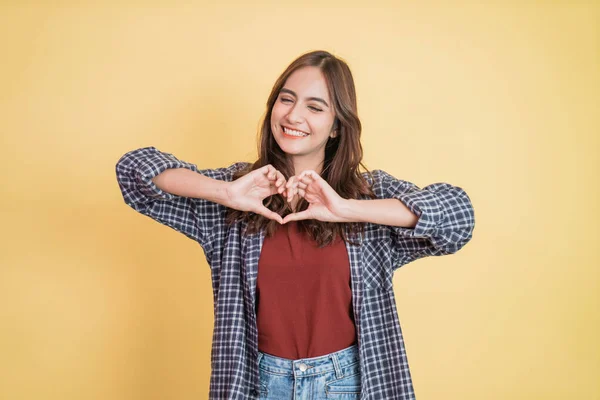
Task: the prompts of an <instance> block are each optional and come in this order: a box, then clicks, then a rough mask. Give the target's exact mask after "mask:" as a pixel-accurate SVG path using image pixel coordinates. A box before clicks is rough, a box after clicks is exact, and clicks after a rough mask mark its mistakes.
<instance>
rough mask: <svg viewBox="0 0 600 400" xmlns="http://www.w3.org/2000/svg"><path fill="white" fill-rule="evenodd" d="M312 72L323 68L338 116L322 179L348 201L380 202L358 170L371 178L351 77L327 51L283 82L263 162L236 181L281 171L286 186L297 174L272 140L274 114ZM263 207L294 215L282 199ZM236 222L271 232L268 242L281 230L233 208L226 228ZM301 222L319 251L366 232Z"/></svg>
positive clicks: (312, 55) (305, 58)
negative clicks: (268, 169)
mask: <svg viewBox="0 0 600 400" xmlns="http://www.w3.org/2000/svg"><path fill="white" fill-rule="evenodd" d="M308 66H312V67H318V68H319V69H320V70H321V72H322V74H323V75H324V77H325V81H326V82H327V88H328V91H329V97H330V98H331V100H332V108H333V112H334V115H335V119H334V129H337V132H338V133H337V135H336V136H335V137H334V138H331V137H330V138H329V139H328V141H327V143H326V145H325V160H324V164H323V171H322V172H321V177H322V178H323V179H324V180H325V181H327V183H328V184H329V185H330V186H331V187H332V188H333V189H334V190H335V191H336V192H337V193H338V195H339V196H340V197H342V198H344V199H360V198H364V196H367V197H368V198H375V197H376V196H375V194H374V193H373V190H372V189H371V187H370V186H369V184H368V183H367V182H366V181H365V179H364V177H363V176H362V173H361V171H360V170H359V167H362V168H363V169H364V170H365V171H366V172H367V173H368V174H371V172H370V171H368V170H367V168H366V167H365V166H364V165H363V164H362V157H363V149H362V145H361V143H360V135H361V129H362V127H361V123H360V120H359V118H358V112H357V105H356V90H355V87H354V79H353V78H352V73H351V72H350V68H349V67H348V65H347V64H346V62H345V61H343V60H342V59H340V58H338V57H335V56H334V55H332V54H331V53H329V52H327V51H322V50H318V51H312V52H309V53H306V54H303V55H301V56H300V57H298V58H297V59H296V60H294V61H293V62H292V63H291V64H290V65H289V66H288V67H287V68H286V70H285V71H284V72H283V73H282V74H281V75H280V76H279V78H278V79H277V81H276V82H275V85H274V86H273V89H272V90H271V94H270V95H269V98H268V100H267V104H266V106H267V109H266V113H265V115H264V116H263V119H262V122H261V128H260V131H259V133H258V160H257V161H256V162H254V163H253V164H249V165H248V167H247V168H245V169H242V170H240V171H237V172H236V173H235V174H234V176H233V180H235V179H238V178H240V177H241V176H243V175H245V174H247V173H249V172H251V171H253V170H256V169H258V168H261V167H263V166H265V165H268V164H271V165H272V166H273V167H274V168H276V169H277V170H279V171H280V172H281V173H282V174H283V175H284V177H285V178H286V180H287V179H289V178H290V177H291V176H292V175H293V174H294V166H293V163H292V160H291V158H289V157H288V156H287V154H286V153H285V152H284V151H283V150H281V148H280V147H279V145H278V144H277V142H276V141H275V138H274V136H273V132H272V130H271V123H270V121H271V113H272V110H273V105H274V104H275V101H277V97H278V96H279V92H280V91H281V89H282V88H283V86H284V85H285V82H286V81H287V79H288V78H289V76H290V75H291V74H292V73H293V72H294V71H296V70H298V69H300V68H303V67H308ZM371 178H372V175H371ZM371 181H373V180H371ZM263 204H264V205H265V206H266V207H267V208H268V209H270V210H272V211H274V212H276V213H277V214H279V215H281V216H282V217H285V216H286V215H287V214H289V213H291V212H292V211H293V210H292V208H291V206H290V204H288V203H287V201H285V199H284V198H283V196H281V195H273V196H270V197H267V198H266V199H265V200H264V201H263ZM308 206H309V203H308V201H307V200H306V199H304V198H302V197H300V198H299V201H298V211H304V210H306V209H307V208H308ZM235 221H246V222H247V231H246V232H247V233H256V232H257V231H259V230H261V229H263V228H266V235H267V236H268V237H270V236H272V235H273V234H274V233H275V230H276V229H277V227H278V226H279V225H280V224H279V223H278V222H277V221H274V220H271V219H269V218H266V217H263V216H262V215H260V214H256V213H253V212H247V211H239V210H234V209H231V208H229V209H228V210H227V222H228V223H229V224H231V223H234V222H235ZM297 222H298V229H299V230H300V232H308V233H309V234H310V236H311V238H312V239H313V240H315V241H316V242H317V243H318V245H319V247H324V246H326V245H328V244H330V243H331V242H332V241H334V240H335V239H336V238H337V236H338V235H340V237H341V238H342V239H343V240H344V241H349V238H348V237H346V234H345V226H347V227H348V229H349V233H351V234H352V235H354V234H358V233H361V234H362V232H363V230H364V224H363V223H359V222H350V223H336V222H324V221H319V220H299V221H297ZM351 243H354V242H351Z"/></svg>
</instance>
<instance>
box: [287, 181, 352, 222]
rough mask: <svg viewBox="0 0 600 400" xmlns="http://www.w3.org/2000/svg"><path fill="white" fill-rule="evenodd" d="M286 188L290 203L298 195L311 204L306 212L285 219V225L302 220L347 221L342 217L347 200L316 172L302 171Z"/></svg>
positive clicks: (290, 215) (293, 214)
mask: <svg viewBox="0 0 600 400" xmlns="http://www.w3.org/2000/svg"><path fill="white" fill-rule="evenodd" d="M285 188H286V190H287V196H286V197H287V201H288V202H290V201H292V198H293V196H294V195H295V194H298V195H300V196H302V197H304V198H305V199H306V200H307V201H308V202H309V206H308V208H307V209H306V210H304V211H301V212H297V213H292V214H289V215H287V216H286V217H285V218H284V219H283V223H284V224H285V223H286V222H289V221H297V220H301V219H317V220H319V221H329V222H345V221H346V219H345V218H344V217H343V216H342V208H343V205H344V202H345V200H344V199H343V198H341V197H340V196H339V195H338V194H337V193H336V191H335V190H333V188H332V187H331V186H329V184H328V183H327V181H325V180H324V179H323V178H322V177H321V176H320V175H319V174H318V173H316V172H315V171H313V170H306V171H302V173H300V175H298V176H297V177H296V176H293V177H291V178H290V179H289V180H288V182H287V183H286V185H285Z"/></svg>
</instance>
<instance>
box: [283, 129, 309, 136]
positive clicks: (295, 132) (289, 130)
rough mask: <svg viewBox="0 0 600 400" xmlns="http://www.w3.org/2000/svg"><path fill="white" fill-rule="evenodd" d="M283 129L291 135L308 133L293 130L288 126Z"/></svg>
mask: <svg viewBox="0 0 600 400" xmlns="http://www.w3.org/2000/svg"><path fill="white" fill-rule="evenodd" d="M283 130H284V131H285V133H287V134H288V135H291V136H308V134H306V133H304V132H300V131H294V130H292V129H288V128H283Z"/></svg>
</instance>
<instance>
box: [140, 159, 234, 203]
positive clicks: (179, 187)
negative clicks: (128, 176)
mask: <svg viewBox="0 0 600 400" xmlns="http://www.w3.org/2000/svg"><path fill="white" fill-rule="evenodd" d="M152 182H154V184H156V186H157V187H158V188H159V189H160V190H163V191H165V192H168V193H171V194H174V195H177V196H184V197H195V198H198V199H205V200H209V201H212V202H215V203H219V204H222V205H224V206H229V205H228V203H229V202H228V200H229V197H228V196H227V193H226V189H227V185H229V182H225V181H220V180H217V179H213V178H209V177H208V176H205V175H202V174H199V173H197V172H194V171H193V170H189V169H186V168H170V169H167V170H165V171H163V172H161V173H160V174H158V175H157V176H155V177H154V178H152Z"/></svg>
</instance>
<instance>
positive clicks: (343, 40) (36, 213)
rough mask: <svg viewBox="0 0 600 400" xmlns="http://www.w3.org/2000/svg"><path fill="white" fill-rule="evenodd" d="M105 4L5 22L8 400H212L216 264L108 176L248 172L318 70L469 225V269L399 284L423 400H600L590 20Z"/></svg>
mask: <svg viewBox="0 0 600 400" xmlns="http://www.w3.org/2000/svg"><path fill="white" fill-rule="evenodd" d="M36 3H39V4H36ZM97 3H102V2H97ZM97 3H94V2H85V1H81V2H62V3H60V4H61V5H60V6H59V5H55V6H46V5H44V4H45V3H42V2H14V5H10V4H5V3H2V5H0V49H1V61H0V132H1V133H2V136H1V137H2V142H1V144H2V150H3V151H2V157H0V159H1V161H0V162H1V163H2V164H1V167H2V171H3V172H2V184H1V186H0V187H1V191H2V193H1V198H2V200H1V201H2V207H0V210H1V211H0V212H1V214H0V218H1V220H2V227H3V229H2V251H1V252H0V261H1V268H0V323H1V326H0V398H1V399H6V400H21V399H31V400H34V399H35V400H39V399H44V400H46V399H52V400H54V399H61V400H75V399H77V400H80V399H86V400H107V399H111V400H129V399H135V400H138V399H139V400H150V399H157V400H158V399H160V400H163V399H169V400H171V399H173V400H192V399H194V400H195V399H206V398H207V394H208V386H209V374H210V348H211V339H212V323H213V319H212V318H213V317H212V310H213V308H212V307H213V304H212V289H211V283H210V270H209V268H208V266H207V264H206V261H205V259H204V254H203V253H202V250H201V248H200V247H199V246H198V245H197V244H196V243H194V242H193V241H191V240H189V239H187V238H186V237H184V236H183V235H181V234H179V233H178V232H175V231H173V230H170V229H169V228H167V227H165V226H163V225H160V224H159V223H157V222H154V221H153V220H151V219H150V218H148V217H145V216H142V215H140V214H137V213H136V212H135V211H133V210H132V209H131V208H129V207H128V206H127V205H125V203H124V202H123V199H122V197H121V194H120V191H119V188H118V185H117V182H116V179H115V171H114V167H115V163H116V162H117V160H118V159H119V157H120V156H121V155H122V154H124V153H125V152H127V151H129V150H132V149H135V148H138V147H143V146H155V147H157V148H158V149H160V150H162V151H166V152H170V153H174V154H175V155H176V156H178V157H179V158H181V159H183V160H185V161H189V162H193V163H195V164H197V165H198V166H199V167H202V168H213V167H218V166H224V165H228V163H231V162H233V161H238V160H244V161H253V159H254V158H255V151H256V150H255V138H256V133H257V127H258V123H259V119H260V117H261V116H262V114H263V112H264V104H265V102H266V98H267V95H268V94H269V92H270V90H271V86H272V84H273V83H274V81H275V79H276V78H277V76H278V75H279V73H281V72H282V71H283V69H284V68H285V67H286V66H287V64H288V63H289V62H291V61H292V60H293V59H294V58H295V57H297V56H299V55H300V54H302V53H304V52H306V51H309V50H313V49H326V50H329V51H332V52H333V53H335V54H337V55H339V56H341V57H342V58H344V59H345V60H347V61H348V63H349V65H350V67H351V69H352V71H353V73H354V76H355V79H356V84H357V92H358V99H359V113H360V116H361V118H362V122H363V127H364V129H363V146H364V149H365V160H364V161H365V163H366V165H367V167H368V168H370V169H377V168H380V169H384V170H386V171H388V172H390V173H392V174H393V175H395V176H396V177H399V178H402V179H405V180H409V181H411V182H414V183H416V184H417V185H419V186H420V187H423V186H425V185H427V184H430V183H434V182H449V183H452V184H454V185H457V186H460V187H463V188H464V189H465V190H466V191H467V192H468V194H469V195H470V197H471V199H472V201H473V204H474V207H475V214H476V228H475V232H474V237H473V239H472V241H471V242H470V243H469V244H467V245H466V246H465V247H464V248H463V249H462V250H461V251H460V252H459V253H457V254H455V255H451V256H446V257H440V258H428V259H423V260H419V261H416V262H414V263H412V264H409V265H407V266H405V267H403V268H401V269H400V270H399V271H398V272H397V273H396V275H395V278H394V279H395V292H396V299H397V305H398V309H399V314H400V321H401V326H402V329H403V332H404V336H405V340H406V346H407V351H408V358H409V362H410V365H411V371H412V376H413V380H414V385H415V390H416V394H417V398H418V399H419V400H434V399H435V400H438V399H448V400H454V399H456V400H458V399H460V400H481V399H599V398H600V386H599V383H598V377H599V376H600V349H599V344H598V337H600V316H599V312H598V305H599V303H600V302H599V300H600V296H599V294H598V289H599V283H600V276H599V275H600V274H599V272H598V266H599V265H598V264H599V262H598V261H599V254H598V243H599V237H598V236H599V235H598V222H599V218H598V216H599V215H598V214H599V212H598V204H599V198H598V197H599V196H598V192H599V191H598V186H597V185H598V172H599V170H600V168H599V160H598V150H599V148H600V146H599V133H600V132H599V131H600V129H599V128H600V121H599V118H600V117H599V114H600V112H599V110H600V104H599V103H600V101H599V100H600V96H599V93H600V42H599V41H600V28H599V20H600V19H599V15H600V7H599V6H598V5H597V4H593V3H592V2H591V1H590V2H583V1H582V2H578V4H577V5H573V4H570V2H567V1H562V2H561V1H548V2H547V3H543V2H525V3H523V2H512V3H511V2H509V3H504V4H500V3H496V4H492V3H488V4H487V5H485V6H484V5H476V4H475V2H448V3H441V2H437V3H433V2H430V3H428V4H427V5H425V4H423V3H421V5H417V4H416V3H415V4H399V3H397V2H391V1H390V2H377V1H369V2H364V1H361V2H355V3H353V2H349V1H343V2H338V3H332V2H324V3H321V2H315V3H306V2H301V3H300V2H298V5H286V6H284V5H282V3H280V2H256V3H255V4H253V5H246V4H245V3H242V2H241V1H240V2H239V4H234V3H230V4H229V5H218V6H217V5H214V4H213V5H207V4H202V3H192V2H179V3H177V2H173V1H166V0H164V1H158V0H155V1H148V2H143V1H137V2H127V1H125V2H123V3H122V4H121V5H116V2H114V4H111V3H110V2H104V3H105V4H104V5H100V4H97ZM215 3H216V2H215ZM17 4H20V5H17Z"/></svg>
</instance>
